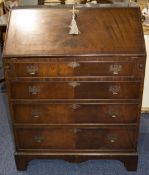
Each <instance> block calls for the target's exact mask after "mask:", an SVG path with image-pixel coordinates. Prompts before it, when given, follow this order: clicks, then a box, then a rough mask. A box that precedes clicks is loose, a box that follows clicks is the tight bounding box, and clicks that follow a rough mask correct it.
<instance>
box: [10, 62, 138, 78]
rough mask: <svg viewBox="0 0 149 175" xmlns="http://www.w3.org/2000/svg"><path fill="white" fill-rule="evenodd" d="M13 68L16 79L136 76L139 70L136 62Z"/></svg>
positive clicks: (49, 64) (63, 63) (31, 64)
mask: <svg viewBox="0 0 149 175" xmlns="http://www.w3.org/2000/svg"><path fill="white" fill-rule="evenodd" d="M13 66H14V68H13V70H14V72H13V73H14V76H15V77H56V76H60V77H63V76H135V74H136V70H137V68H136V67H137V64H135V62H134V61H125V62H123V61H122V62H120V61H115V62H112V61H107V62H103V61H94V62H91V61H79V62H77V61H72V62H70V61H69V62H36V63H32V62H31V63H14V64H13ZM10 76H11V75H10Z"/></svg>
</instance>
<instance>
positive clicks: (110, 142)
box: [16, 127, 136, 150]
mask: <svg viewBox="0 0 149 175" xmlns="http://www.w3.org/2000/svg"><path fill="white" fill-rule="evenodd" d="M135 131H136V129H135V128H131V127H129V130H127V128H120V127H119V128H118V127H117V128H86V129H85V128H33V129H32V128H17V129H16V138H17V145H18V149H19V148H20V149H105V150H106V149H118V150H120V149H135V148H136V142H135V140H136V132H135Z"/></svg>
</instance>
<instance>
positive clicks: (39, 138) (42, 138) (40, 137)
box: [34, 136, 45, 143]
mask: <svg viewBox="0 0 149 175" xmlns="http://www.w3.org/2000/svg"><path fill="white" fill-rule="evenodd" d="M44 139H45V138H44V137H43V136H35V137H34V141H35V142H37V143H42V142H43V141H44Z"/></svg>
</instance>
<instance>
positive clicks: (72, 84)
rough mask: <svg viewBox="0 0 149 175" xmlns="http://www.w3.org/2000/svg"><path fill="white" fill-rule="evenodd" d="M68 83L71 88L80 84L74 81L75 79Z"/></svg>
mask: <svg viewBox="0 0 149 175" xmlns="http://www.w3.org/2000/svg"><path fill="white" fill-rule="evenodd" d="M68 84H69V86H72V87H73V88H75V87H77V86H80V83H79V82H76V81H72V82H69V83H68Z"/></svg>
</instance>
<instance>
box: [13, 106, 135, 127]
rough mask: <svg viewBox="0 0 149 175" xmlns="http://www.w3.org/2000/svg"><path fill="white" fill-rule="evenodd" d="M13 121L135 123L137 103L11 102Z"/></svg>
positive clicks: (38, 122)
mask: <svg viewBox="0 0 149 175" xmlns="http://www.w3.org/2000/svg"><path fill="white" fill-rule="evenodd" d="M12 109H13V117H14V122H15V123H37V124H40V123H45V124H47V123H58V124H60V123H135V122H137V118H138V117H137V116H138V105H137V104H80V103H72V104H61V103H59V104H33V103H31V104H12Z"/></svg>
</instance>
